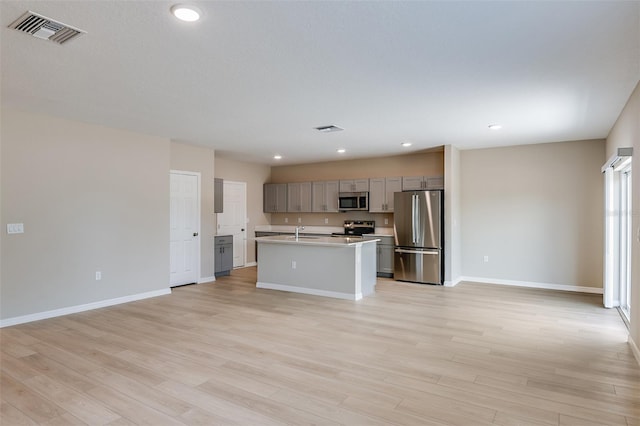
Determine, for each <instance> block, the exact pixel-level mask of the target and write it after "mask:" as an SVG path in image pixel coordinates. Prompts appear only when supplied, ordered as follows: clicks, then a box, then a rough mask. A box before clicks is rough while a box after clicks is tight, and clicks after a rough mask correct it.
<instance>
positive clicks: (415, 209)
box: [393, 191, 444, 284]
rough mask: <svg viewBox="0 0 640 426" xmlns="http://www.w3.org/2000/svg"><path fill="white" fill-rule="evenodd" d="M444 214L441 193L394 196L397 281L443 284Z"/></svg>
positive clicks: (407, 193) (395, 273)
mask: <svg viewBox="0 0 640 426" xmlns="http://www.w3.org/2000/svg"><path fill="white" fill-rule="evenodd" d="M443 211H444V197H443V192H442V191H410V192H396V193H395V194H394V210H393V222H394V225H393V228H394V233H395V253H394V270H393V275H394V278H395V279H396V280H399V281H411V282H417V283H425V284H443V280H444V261H443V248H444V241H443V239H444V228H443V223H444V221H443V215H442V214H443Z"/></svg>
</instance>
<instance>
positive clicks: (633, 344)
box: [627, 335, 640, 365]
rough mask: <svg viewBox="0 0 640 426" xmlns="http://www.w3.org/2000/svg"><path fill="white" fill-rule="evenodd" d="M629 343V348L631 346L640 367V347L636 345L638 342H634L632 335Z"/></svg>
mask: <svg viewBox="0 0 640 426" xmlns="http://www.w3.org/2000/svg"><path fill="white" fill-rule="evenodd" d="M627 341H628V342H629V346H631V352H633V356H634V357H635V358H636V361H637V362H638V365H640V349H638V345H636V342H634V341H633V339H632V338H631V335H629V338H628V339H627Z"/></svg>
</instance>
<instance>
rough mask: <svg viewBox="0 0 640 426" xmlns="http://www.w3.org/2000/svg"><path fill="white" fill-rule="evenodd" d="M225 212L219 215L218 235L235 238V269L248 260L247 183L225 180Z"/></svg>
mask: <svg viewBox="0 0 640 426" xmlns="http://www.w3.org/2000/svg"><path fill="white" fill-rule="evenodd" d="M223 185H224V191H223V194H224V195H223V212H222V213H220V214H218V234H219V235H232V236H233V267H234V268H240V267H243V266H245V263H246V258H247V183H246V182H234V181H228V180H225V181H224V183H223Z"/></svg>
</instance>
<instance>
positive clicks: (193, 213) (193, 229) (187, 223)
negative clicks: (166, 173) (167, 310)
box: [169, 171, 200, 287]
mask: <svg viewBox="0 0 640 426" xmlns="http://www.w3.org/2000/svg"><path fill="white" fill-rule="evenodd" d="M169 182H170V183H169V185H170V196H169V200H170V201H169V203H170V213H169V223H170V230H169V247H170V249H169V252H170V254H169V264H170V268H169V271H170V272H169V273H170V275H169V277H170V278H169V285H170V286H171V287H175V286H178V285H184V284H191V283H196V282H198V277H199V274H200V272H199V271H200V173H196V172H182V171H171V173H170V179H169Z"/></svg>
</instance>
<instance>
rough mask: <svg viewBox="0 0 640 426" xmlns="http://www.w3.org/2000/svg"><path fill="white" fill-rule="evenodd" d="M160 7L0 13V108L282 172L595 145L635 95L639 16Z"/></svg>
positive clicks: (607, 10)
mask: <svg viewBox="0 0 640 426" xmlns="http://www.w3.org/2000/svg"><path fill="white" fill-rule="evenodd" d="M178 2H179V3H185V2H187V0H180V1H176V2H167V1H7V0H2V1H0V19H1V22H0V23H1V24H2V28H0V38H1V39H2V40H1V51H0V54H1V63H0V64H1V71H2V87H1V89H2V92H1V93H2V104H3V105H5V106H11V107H16V108H20V109H26V110H29V111H34V112H39V113H46V114H51V115H57V116H62V117H67V118H73V119H76V120H80V121H86V122H91V123H99V124H103V125H106V126H110V127H117V128H125V129H130V130H133V131H137V132H143V133H148V134H153V135H158V136H163V137H168V138H171V139H173V140H178V141H184V142H190V143H196V144H202V145H207V146H211V147H213V148H215V149H216V152H217V153H218V154H221V155H223V156H229V157H233V158H239V159H244V160H247V161H257V162H263V163H269V164H275V163H276V162H275V161H274V160H273V159H272V156H273V155H274V154H275V153H280V154H282V155H283V156H284V158H283V159H282V160H280V163H282V164H291V163H305V162H313V161H324V160H334V159H338V158H355V157H368V156H379V155H393V154H399V153H406V152H408V151H410V150H422V149H427V148H430V147H434V146H439V145H443V144H452V145H455V146H458V147H460V148H462V149H467V148H475V147H489V146H502V145H516V144H528V143H539V142H554V141H566V140H578V139H592V138H603V137H606V136H607V134H608V132H609V131H610V129H611V127H612V125H613V124H614V122H615V119H616V118H617V116H618V115H619V113H620V111H621V110H622V108H623V106H624V104H625V102H626V101H627V99H628V98H629V95H630V94H631V92H632V90H633V88H634V87H635V85H636V84H637V83H638V80H639V79H640V1H624V2H616V1H591V2H583V1H569V2H563V1H533V2H528V1H511V2H509V1H497V2H485V1H473V2H453V1H446V2H445V1H443V2H435V1H434V2H426V1H425V2H419V1H413V2H403V1H384V2H382V1H380V2H356V1H353V2H347V1H316V2H313V1H305V2H291V1H281V2H269V1H261V2H253V1H228V2H227V1H225V2H218V1H194V2H191V3H192V4H195V5H197V6H198V7H199V8H200V9H202V10H203V12H204V17H203V19H202V20H201V21H199V22H197V23H195V24H188V23H184V22H179V21H177V20H176V19H175V18H173V17H172V16H171V15H170V14H169V8H170V6H171V5H172V4H174V3H178ZM27 10H32V11H34V12H37V13H40V14H43V15H45V16H47V17H49V18H52V19H55V20H58V21H61V22H64V23H66V24H69V25H71V26H75V27H78V28H81V29H83V30H86V31H87V34H85V35H83V36H82V37H80V38H78V39H76V40H73V41H71V42H69V43H68V44H66V45H57V44H55V43H53V42H49V41H43V40H40V39H37V38H33V37H31V36H28V35H26V34H24V33H21V32H18V31H16V30H12V29H9V28H7V26H8V25H9V24H10V23H11V22H12V21H13V20H15V19H16V18H18V17H19V16H20V15H21V14H22V13H24V12H25V11H27ZM493 123H500V124H502V125H503V126H504V127H503V129H502V130H500V131H490V130H488V128H487V126H488V125H489V124H493ZM329 124H335V125H337V126H340V127H342V128H344V129H345V130H344V131H342V132H336V133H329V134H323V133H319V132H318V131H316V130H314V127H317V126H322V125H329ZM404 141H411V142H412V143H413V146H412V147H411V148H408V149H407V148H401V146H400V143H401V142H404ZM337 148H345V149H346V150H347V153H346V154H342V155H338V154H337V153H336V149H337Z"/></svg>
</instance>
